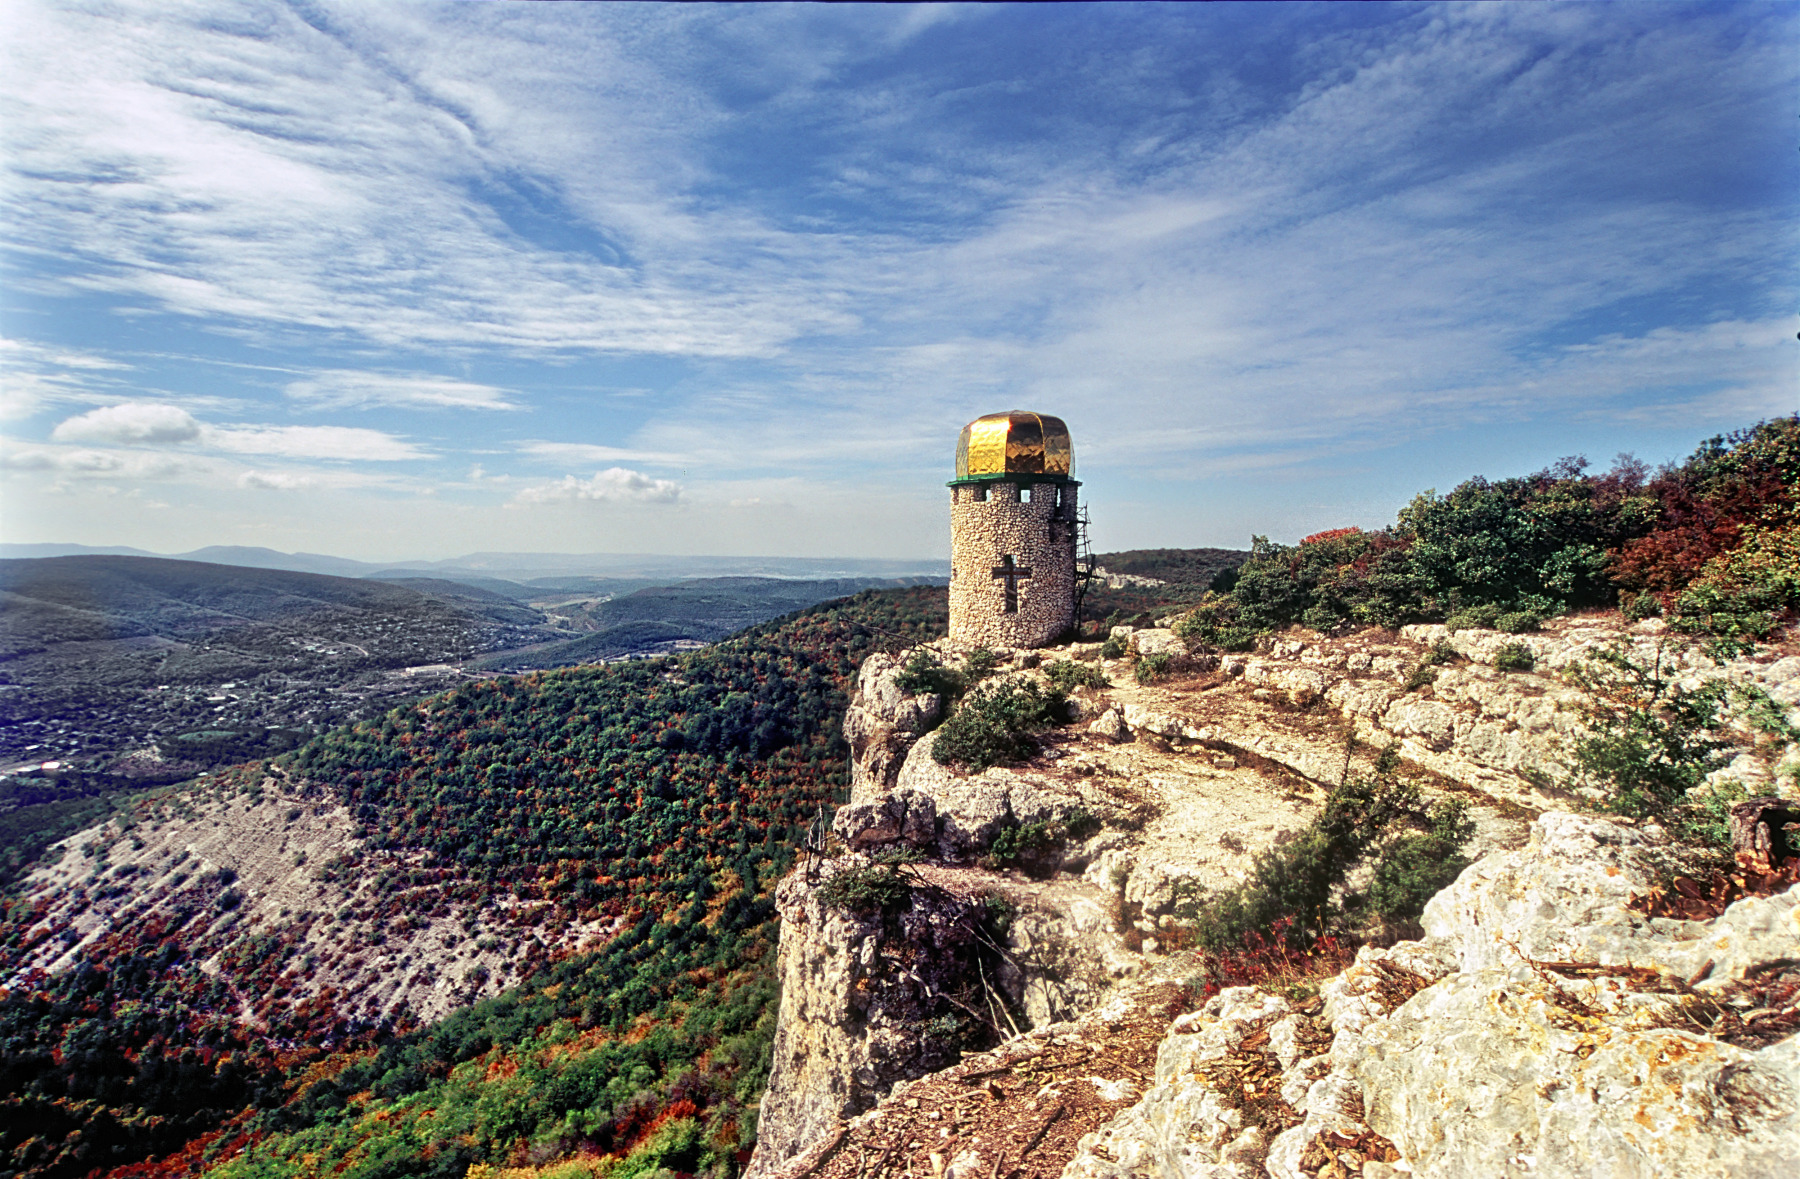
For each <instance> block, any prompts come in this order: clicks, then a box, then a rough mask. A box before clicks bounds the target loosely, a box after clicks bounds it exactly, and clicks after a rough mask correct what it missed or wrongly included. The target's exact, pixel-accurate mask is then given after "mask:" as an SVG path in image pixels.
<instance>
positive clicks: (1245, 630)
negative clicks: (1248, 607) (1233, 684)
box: [1174, 592, 1262, 651]
mask: <svg viewBox="0 0 1800 1179" xmlns="http://www.w3.org/2000/svg"><path fill="white" fill-rule="evenodd" d="M1174 631H1175V633H1176V635H1178V636H1179V637H1181V638H1183V639H1186V640H1187V641H1188V642H1190V643H1200V644H1201V645H1203V646H1207V647H1217V648H1218V649H1219V650H1221V651H1248V650H1249V649H1250V648H1251V647H1253V646H1255V645H1256V636H1257V635H1258V634H1260V633H1262V632H1261V631H1260V630H1258V628H1257V627H1255V626H1253V625H1251V624H1249V623H1248V622H1246V621H1245V620H1244V619H1243V618H1242V617H1241V616H1240V614H1239V611H1238V604H1237V601H1236V600H1235V599H1234V598H1232V597H1229V596H1226V595H1222V594H1217V593H1211V592H1209V593H1207V594H1206V595H1205V596H1203V597H1202V598H1201V599H1200V603H1199V604H1198V605H1197V606H1195V607H1194V608H1193V609H1192V610H1189V611H1188V612H1187V613H1186V614H1184V615H1182V616H1181V617H1180V618H1178V619H1176V620H1175V625H1174Z"/></svg>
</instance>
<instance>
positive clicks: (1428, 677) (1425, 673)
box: [1404, 663, 1437, 692]
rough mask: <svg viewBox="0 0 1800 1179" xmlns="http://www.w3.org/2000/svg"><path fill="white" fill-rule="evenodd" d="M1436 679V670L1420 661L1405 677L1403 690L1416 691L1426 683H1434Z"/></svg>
mask: <svg viewBox="0 0 1800 1179" xmlns="http://www.w3.org/2000/svg"><path fill="white" fill-rule="evenodd" d="M1436 680H1437V671H1436V670H1435V669H1434V668H1432V667H1431V666H1430V665H1428V664H1425V663H1421V664H1419V666H1417V667H1415V668H1413V669H1412V674H1411V675H1409V676H1407V677H1406V687H1405V689H1404V691H1408V692H1416V691H1418V690H1419V689H1420V688H1423V687H1424V686H1425V685H1426V684H1430V683H1434V682H1436Z"/></svg>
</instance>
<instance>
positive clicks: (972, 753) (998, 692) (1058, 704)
mask: <svg viewBox="0 0 1800 1179" xmlns="http://www.w3.org/2000/svg"><path fill="white" fill-rule="evenodd" d="M1067 709H1068V698H1067V697H1066V696H1064V695H1063V694H1062V692H1061V691H1059V690H1057V689H1055V688H1045V687H1043V686H1041V685H1040V684H1038V683H1037V682H1036V681H1034V680H1004V681H1002V682H1000V683H999V684H997V685H993V686H991V687H988V688H984V689H982V690H980V691H977V692H975V693H973V694H971V695H970V696H969V698H968V699H966V700H964V701H963V702H962V704H960V705H959V706H958V707H957V709H956V711H955V712H953V713H951V714H950V719H948V720H946V721H945V722H944V723H943V725H942V726H940V727H939V729H938V731H937V740H936V742H935V743H934V744H933V745H932V749H931V756H932V758H933V759H935V760H936V761H937V763H938V764H939V765H953V764H959V763H960V764H961V765H963V766H964V767H966V768H967V769H969V770H970V771H971V772H979V771H981V770H985V769H987V768H988V767H989V766H996V765H1003V764H1006V763H1009V762H1017V761H1023V760H1025V759H1026V758H1028V757H1030V756H1031V755H1032V753H1034V752H1035V751H1036V749H1037V742H1036V741H1035V740H1033V734H1035V733H1037V732H1040V731H1041V730H1043V729H1047V728H1049V727H1050V726H1051V725H1056V724H1061V723H1062V722H1063V721H1064V720H1066V719H1067Z"/></svg>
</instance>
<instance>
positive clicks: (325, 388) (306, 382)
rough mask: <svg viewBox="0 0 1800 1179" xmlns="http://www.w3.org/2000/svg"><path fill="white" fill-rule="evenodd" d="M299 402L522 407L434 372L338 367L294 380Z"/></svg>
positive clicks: (500, 393) (291, 392)
mask: <svg viewBox="0 0 1800 1179" xmlns="http://www.w3.org/2000/svg"><path fill="white" fill-rule="evenodd" d="M286 393H287V395H288V396H289V397H291V398H293V399H294V400H295V401H299V402H302V403H304V404H307V405H313V406H319V407H324V408H342V407H345V406H357V407H370V406H388V407H392V408H397V409H425V410H437V409H518V408H520V405H519V403H518V401H516V400H514V392H513V391H512V390H509V389H501V388H499V387H497V386H494V385H481V384H476V383H475V382H472V381H455V380H451V379H450V378H448V377H440V376H435V375H433V374H430V373H387V372H363V371H358V370H353V369H336V370H330V371H326V372H319V373H315V374H313V375H311V376H308V377H306V378H303V379H301V380H298V381H293V382H290V383H289V384H288V386H287V389H286Z"/></svg>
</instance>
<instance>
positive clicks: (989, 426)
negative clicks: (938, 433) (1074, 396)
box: [956, 409, 1075, 479]
mask: <svg viewBox="0 0 1800 1179" xmlns="http://www.w3.org/2000/svg"><path fill="white" fill-rule="evenodd" d="M1074 456H1075V450H1074V447H1073V445H1072V444H1071V443H1070V442H1069V427H1067V426H1065V425H1063V420H1062V419H1061V418H1053V417H1051V416H1050V415H1049V414H1041V413H1028V412H1026V411H1024V410H1019V409H1015V410H1009V411H1007V412H1006V413H990V414H988V415H986V416H985V417H979V418H976V419H975V420H974V421H972V422H970V423H969V424H968V425H966V426H964V427H963V432H962V437H961V438H958V439H957V440H956V477H957V478H958V479H981V478H991V477H994V476H998V475H1060V476H1062V477H1063V478H1067V477H1068V475H1069V465H1070V463H1071V462H1072V461H1073V459H1074Z"/></svg>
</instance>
